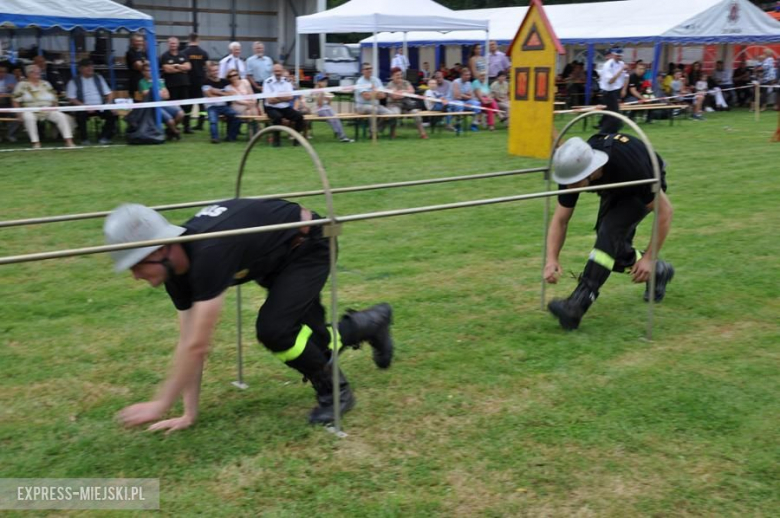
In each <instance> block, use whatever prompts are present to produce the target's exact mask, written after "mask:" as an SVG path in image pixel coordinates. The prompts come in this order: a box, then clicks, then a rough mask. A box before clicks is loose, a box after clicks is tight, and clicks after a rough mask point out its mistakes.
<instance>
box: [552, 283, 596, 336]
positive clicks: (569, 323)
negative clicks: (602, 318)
mask: <svg viewBox="0 0 780 518" xmlns="http://www.w3.org/2000/svg"><path fill="white" fill-rule="evenodd" d="M589 284H590V282H589V281H588V280H586V279H580V283H579V284H578V285H577V288H575V290H574V292H573V293H572V294H571V295H570V296H569V298H567V299H553V301H552V302H550V303H549V304H548V305H547V309H549V310H550V313H552V314H553V315H555V317H556V318H557V319H558V322H559V323H560V324H561V327H562V328H564V329H565V330H567V331H573V330H575V329H577V328H578V327H579V326H580V321H581V320H582V317H583V315H585V313H586V312H587V311H588V308H589V307H590V306H591V304H593V302H594V301H595V300H596V299H597V298H598V296H599V292H598V291H596V290H594V289H592V288H591V287H589Z"/></svg>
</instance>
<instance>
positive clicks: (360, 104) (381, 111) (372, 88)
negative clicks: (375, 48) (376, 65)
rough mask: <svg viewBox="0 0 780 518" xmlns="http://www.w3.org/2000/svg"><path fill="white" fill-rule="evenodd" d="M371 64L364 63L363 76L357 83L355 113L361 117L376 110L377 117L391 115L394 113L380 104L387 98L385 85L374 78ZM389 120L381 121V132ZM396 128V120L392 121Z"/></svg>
mask: <svg viewBox="0 0 780 518" xmlns="http://www.w3.org/2000/svg"><path fill="white" fill-rule="evenodd" d="M373 70H374V69H373V67H372V66H371V63H363V75H362V76H360V78H359V79H358V80H357V81H356V82H355V111H356V112H357V113H360V114H361V115H370V114H372V113H374V110H376V113H377V115H391V114H392V113H393V112H391V111H390V110H388V109H387V108H386V107H384V106H382V105H381V104H379V100H380V99H384V98H385V97H387V94H385V93H384V92H382V91H381V90H382V89H384V85H383V84H382V81H380V80H379V78H378V77H376V76H372V75H371V72H372V71H373ZM386 124H387V119H379V128H378V129H379V131H382V129H384V127H385V125H386ZM391 124H392V125H393V127H395V119H393V120H392V121H391Z"/></svg>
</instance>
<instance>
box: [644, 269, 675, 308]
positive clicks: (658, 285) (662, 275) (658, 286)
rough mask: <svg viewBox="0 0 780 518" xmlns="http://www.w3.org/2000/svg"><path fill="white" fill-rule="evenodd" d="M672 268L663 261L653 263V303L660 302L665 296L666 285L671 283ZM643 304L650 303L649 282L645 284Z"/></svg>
mask: <svg viewBox="0 0 780 518" xmlns="http://www.w3.org/2000/svg"><path fill="white" fill-rule="evenodd" d="M673 277H674V267H672V265H671V264H670V263H667V262H665V261H656V262H655V299H654V300H655V302H661V301H662V300H664V296H665V295H666V285H667V284H669V283H670V282H672V278H673ZM643 298H644V299H645V302H648V301H650V281H647V282H646V283H645V294H644V297H643Z"/></svg>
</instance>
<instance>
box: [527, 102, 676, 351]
mask: <svg viewBox="0 0 780 518" xmlns="http://www.w3.org/2000/svg"><path fill="white" fill-rule="evenodd" d="M595 115H603V116H607V117H614V118H616V119H619V120H620V121H622V122H624V123H626V124H627V125H628V126H629V127H630V128H631V129H632V130H634V131H635V132H636V134H637V136H639V138H640V139H641V140H642V143H643V144H644V145H645V147H646V148H647V152H648V154H649V155H650V163H651V164H652V166H653V176H654V178H655V183H653V184H652V185H653V187H652V188H653V192H654V193H655V200H654V201H653V213H654V216H653V229H652V238H651V240H650V261H651V264H652V270H651V272H650V289H649V293H650V298H649V301H648V317H647V339H648V340H652V339H653V306H654V303H655V296H654V294H655V282H656V279H655V264H656V260H657V259H658V206H659V198H660V196H661V167H660V165H659V164H658V156H657V155H656V154H655V149H654V148H653V144H652V143H651V142H650V139H649V138H648V137H647V135H646V134H645V132H644V131H642V128H640V127H639V126H638V125H637V124H636V122H634V121H632V120H631V119H629V118H628V117H626V116H625V115H623V114H621V113H616V112H611V111H589V112H586V113H583V114H581V115H579V116H577V117H575V118H573V119H572V120H571V121H569V123H568V124H566V126H564V127H563V129H562V130H561V131H560V133H559V134H558V136H557V137H556V138H555V141H554V142H553V148H552V152H551V153H550V160H549V161H548V163H547V172H546V173H545V180H546V182H547V190H548V191H549V190H551V187H552V185H551V183H552V169H553V158H554V157H555V150H556V149H558V146H559V145H560V143H561V139H563V136H564V135H566V133H567V132H568V131H569V130H570V129H571V128H572V126H574V125H575V124H577V123H578V122H579V121H581V120H582V119H584V118H586V117H593V116H595ZM549 219H550V198H547V199H546V200H545V208H544V242H543V243H542V276H541V277H542V281H541V284H542V289H541V293H542V296H541V306H542V309H543V310H544V304H545V288H546V286H545V280H544V266H545V262H546V261H547V235H548V233H549Z"/></svg>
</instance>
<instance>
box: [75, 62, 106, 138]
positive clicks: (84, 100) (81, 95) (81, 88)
mask: <svg viewBox="0 0 780 518" xmlns="http://www.w3.org/2000/svg"><path fill="white" fill-rule="evenodd" d="M65 95H66V96H67V97H68V101H70V104H73V105H76V106H84V105H86V106H96V105H100V104H110V103H112V102H114V92H112V91H111V89H110V88H109V87H108V83H106V80H105V79H103V77H102V76H101V75H99V74H95V69H94V68H93V66H92V61H90V60H88V59H82V60H81V61H80V62H79V75H77V76H76V77H75V78H74V79H71V80H70V81H69V82H68V86H67V87H66V88H65ZM74 115H75V116H76V123H77V125H78V130H79V137H80V138H81V144H82V145H89V143H90V142H89V137H88V135H87V119H88V118H89V117H100V118H101V119H103V121H104V122H103V128H102V129H101V131H100V137H99V139H98V143H100V144H104V145H105V144H110V143H111V137H113V136H114V128H115V126H116V115H115V114H114V112H112V111H111V110H93V111H80V112H74Z"/></svg>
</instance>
